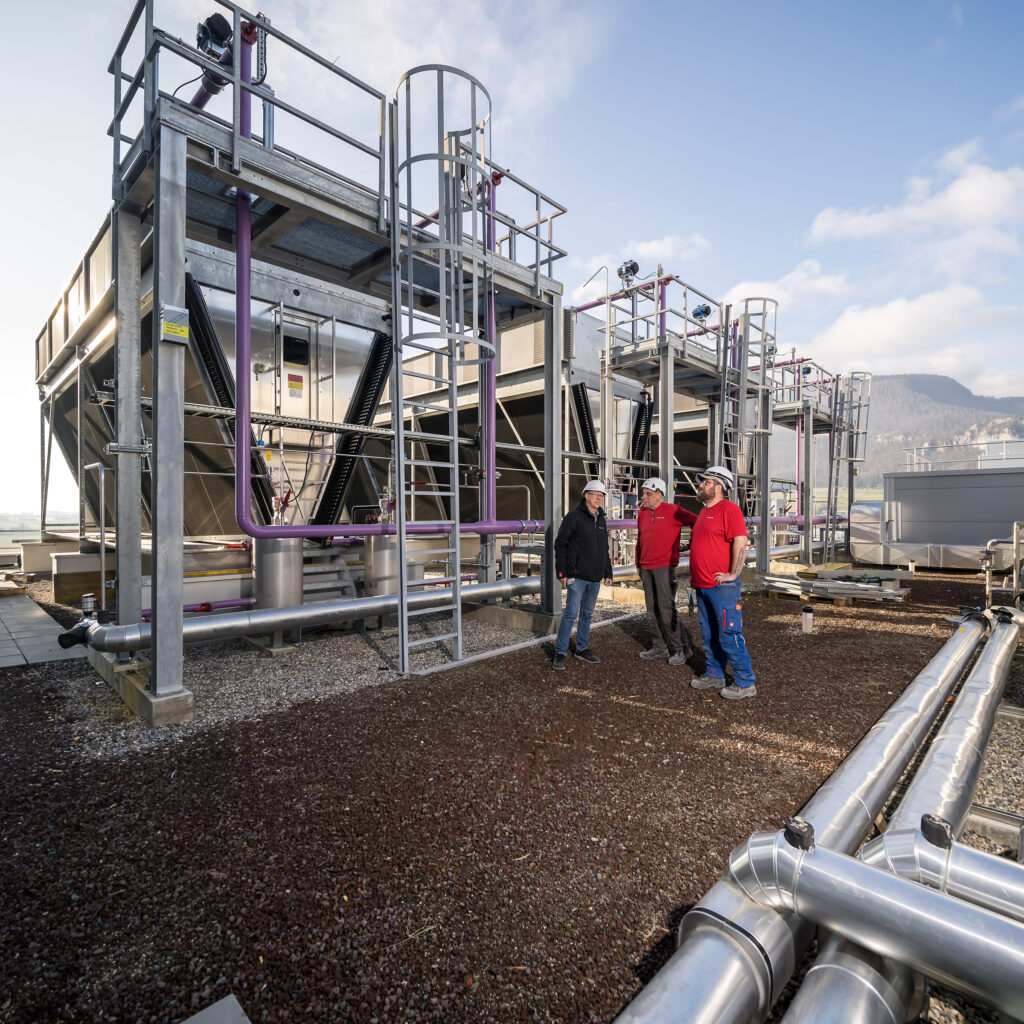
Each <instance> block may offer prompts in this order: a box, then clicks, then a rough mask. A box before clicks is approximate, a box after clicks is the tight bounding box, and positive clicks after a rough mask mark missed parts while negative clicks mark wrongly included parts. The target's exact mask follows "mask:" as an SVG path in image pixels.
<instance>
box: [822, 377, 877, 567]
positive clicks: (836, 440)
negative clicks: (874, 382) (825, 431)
mask: <svg viewBox="0 0 1024 1024" xmlns="http://www.w3.org/2000/svg"><path fill="white" fill-rule="evenodd" d="M832 398H833V407H832V430H831V432H830V434H829V467H828V498H827V501H826V505H825V509H826V512H827V513H828V522H827V524H826V526H825V554H824V559H825V561H826V562H832V561H835V557H836V547H837V535H838V532H839V531H838V523H837V522H836V518H837V516H838V513H839V488H840V482H841V479H842V469H843V467H844V466H845V467H846V469H847V471H848V472H849V471H850V469H852V467H853V466H855V465H856V464H857V463H860V462H863V461H864V458H865V452H866V449H867V435H868V410H869V407H870V403H871V374H870V373H865V372H863V371H860V372H857V373H850V374H847V375H846V376H845V377H842V378H839V377H837V378H836V381H835V383H834V384H833V390H832ZM852 500H853V498H852V495H848V502H850V503H852ZM846 528H847V530H849V528H850V524H849V523H847V524H846Z"/></svg>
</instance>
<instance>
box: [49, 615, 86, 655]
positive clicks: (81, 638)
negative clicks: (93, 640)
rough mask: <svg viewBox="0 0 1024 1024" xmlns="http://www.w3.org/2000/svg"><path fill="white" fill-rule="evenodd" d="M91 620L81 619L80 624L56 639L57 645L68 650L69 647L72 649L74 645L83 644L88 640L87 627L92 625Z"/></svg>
mask: <svg viewBox="0 0 1024 1024" xmlns="http://www.w3.org/2000/svg"><path fill="white" fill-rule="evenodd" d="M92 621H93V620H92V619H82V621H81V622H78V623H76V624H75V625H74V626H72V627H71V628H70V629H69V630H68V631H67V632H66V633H61V634H60V636H58V637H57V643H59V644H60V645H61V647H63V648H64V650H68V648H70V647H74V646H75V645H76V644H84V643H86V642H87V641H88V639H89V627H90V626H91V625H92Z"/></svg>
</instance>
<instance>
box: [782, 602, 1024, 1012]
mask: <svg viewBox="0 0 1024 1024" xmlns="http://www.w3.org/2000/svg"><path fill="white" fill-rule="evenodd" d="M1004 618H1007V619H1009V618H1010V616H1004ZM1019 634H1020V626H1019V625H1018V624H1017V623H1016V622H999V623H997V624H996V625H995V626H994V628H993V631H992V635H991V637H990V638H989V641H988V643H987V644H986V645H985V649H984V651H982V653H981V655H980V656H979V658H978V660H977V663H976V664H975V666H974V668H973V669H972V670H971V674H970V675H969V676H968V678H967V681H966V682H965V683H964V686H963V690H962V691H961V693H960V694H959V696H958V697H957V700H956V703H955V704H954V705H953V708H952V710H951V711H950V713H949V717H948V718H947V719H946V721H945V723H944V724H943V727H942V729H941V730H940V731H939V734H938V736H936V738H935V740H934V742H933V743H932V745H931V747H930V748H929V750H928V753H927V755H926V756H925V758H924V760H923V761H922V763H921V766H920V768H918V771H917V774H916V775H915V777H914V780H913V781H912V782H911V784H910V786H909V787H908V788H907V791H906V793H905V794H904V796H903V799H902V800H901V801H900V805H899V807H898V808H897V810H896V812H895V813H894V814H893V816H892V819H891V821H890V822H889V827H888V829H887V830H886V833H885V835H883V836H881V837H879V838H878V839H876V840H873V841H872V842H871V843H869V844H868V845H867V846H866V847H865V848H864V850H863V851H862V852H861V857H862V858H863V859H864V861H865V862H867V863H869V864H872V865H875V866H878V867H884V868H886V869H887V870H889V871H894V872H898V873H899V874H902V875H906V876H908V877H910V878H912V879H914V880H915V881H917V882H919V883H920V882H923V883H925V884H926V885H932V886H934V887H935V888H940V887H941V888H942V889H943V890H944V891H948V892H949V893H951V894H952V895H953V896H959V897H961V898H962V899H965V900H967V901H969V902H971V903H973V904H975V905H977V906H980V907H987V908H989V909H990V910H992V911H997V912H1000V913H1004V912H1005V911H1006V910H1007V909H1010V908H1009V907H1008V906H1007V904H1011V905H1012V904H1013V902H1014V901H1016V900H1019V899H1020V896H1021V895H1022V893H1024V879H1022V875H1024V869H1021V868H1020V866H1019V865H1017V864H1010V863H1008V862H1006V861H1001V860H1000V858H995V857H989V856H988V855H985V854H981V853H979V852H978V851H973V850H967V849H966V848H963V847H958V846H955V845H954V844H953V842H952V839H953V837H954V836H956V835H959V833H960V831H961V829H962V828H963V823H964V821H965V819H966V817H967V813H968V811H969V809H970V806H971V801H972V799H973V797H974V791H975V789H976V787H977V784H978V774H979V772H980V770H981V762H982V758H983V755H984V751H985V747H986V745H987V743H988V738H989V735H990V734H991V731H992V726H993V724H994V722H995V715H996V710H997V708H998V707H999V702H1000V700H1001V698H1002V694H1003V690H1004V688H1005V686H1006V678H1007V675H1008V673H1009V670H1010V664H1011V662H1012V660H1013V654H1014V651H1015V650H1016V647H1017V641H1018V639H1019ZM925 816H927V818H928V819H929V820H928V821H926V823H925V826H926V829H927V830H928V836H927V837H926V836H925V835H922V834H921V833H920V832H919V827H920V826H921V824H922V818H924V817H925ZM938 822H942V823H943V824H945V825H946V828H947V829H948V832H946V834H945V835H943V830H942V829H941V828H940V827H939V826H938V824H937V823H938ZM908 836H909V837H910V838H909V845H910V847H911V849H910V850H909V851H908V850H907V846H908V838H907V837H908ZM908 856H909V857H911V858H913V859H914V864H913V865H911V864H909V863H908ZM993 862H998V863H993ZM919 895H920V898H922V899H923V898H924V896H923V894H919ZM1020 907H1024V904H1018V910H1017V912H1016V913H1012V914H1011V915H1010V916H1012V917H1015V918H1017V919H1018V920H1020V919H1021V916H1022V915H1021V910H1020V909H1019V908H1020ZM954 909H956V908H954ZM849 937H850V938H852V939H854V940H855V941H853V942H842V941H840V940H837V939H835V938H830V939H829V940H827V941H826V942H825V943H824V944H823V945H822V949H821V952H820V953H819V955H818V958H817V960H816V961H815V963H814V966H813V968H812V969H811V970H810V971H809V972H808V974H807V977H806V979H805V980H804V983H803V985H802V986H801V988H800V991H799V992H798V993H797V994H796V997H795V998H794V1000H793V1003H792V1005H791V1006H790V1008H789V1011H788V1012H787V1014H786V1016H785V1018H784V1020H785V1022H786V1024H811V1022H813V1024H840V1022H842V1024H892V1022H893V1021H896V1022H897V1024H899V1022H902V1021H903V1020H904V1018H905V1016H906V1015H907V1014H908V1013H909V1012H910V1011H912V1010H918V1009H920V1007H919V1006H918V1005H917V1003H916V1001H915V994H916V995H917V996H920V994H921V991H922V989H921V986H920V985H919V984H916V983H915V979H914V978H913V976H912V973H911V971H910V969H909V968H908V967H905V966H903V964H911V966H915V967H917V969H919V970H926V969H925V968H922V967H921V966H920V965H919V964H915V963H913V961H912V960H911V959H909V958H908V956H907V955H905V953H904V952H903V950H902V948H901V947H899V946H897V948H896V949H895V950H889V951H887V952H886V956H888V957H890V958H891V960H892V961H895V962H889V963H885V962H882V961H880V960H879V958H878V957H877V956H876V955H875V953H876V952H881V950H879V949H878V947H877V946H873V945H871V944H870V943H868V942H866V941H864V939H863V937H858V936H857V935H856V934H854V935H852V936H849ZM864 945H867V946H869V947H870V948H871V949H872V950H873V952H868V951H867V950H864V949H861V948H860V946H864ZM985 945H986V942H985V936H983V935H977V934H974V933H972V932H964V933H962V934H961V935H960V936H959V938H958V939H956V940H955V942H954V945H953V952H954V954H955V956H957V957H961V958H962V968H961V972H960V976H959V977H957V976H956V975H955V974H953V975H949V974H937V973H932V972H931V971H926V973H929V974H930V976H931V977H935V978H939V979H940V980H942V981H944V982H945V983H946V984H948V985H950V987H953V988H957V989H959V990H960V991H963V992H968V993H969V994H971V995H974V996H977V997H979V998H981V999H982V1000H984V1001H992V1000H993V999H994V997H995V993H994V992H993V993H991V994H990V993H986V992H984V991H980V992H979V991H978V990H977V989H976V988H975V987H972V982H971V980H970V979H969V978H965V977H964V976H963V974H962V972H963V970H965V969H966V968H967V966H968V963H969V962H970V961H971V957H972V956H973V951H974V950H975V949H976V948H984V946H985ZM1018 1009H1019V1010H1022V1009H1024V1007H1019V1008H1018Z"/></svg>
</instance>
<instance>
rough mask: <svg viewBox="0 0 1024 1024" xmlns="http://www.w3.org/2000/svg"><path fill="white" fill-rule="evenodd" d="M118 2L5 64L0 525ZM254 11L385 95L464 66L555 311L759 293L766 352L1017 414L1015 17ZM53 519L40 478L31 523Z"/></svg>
mask: <svg viewBox="0 0 1024 1024" xmlns="http://www.w3.org/2000/svg"><path fill="white" fill-rule="evenodd" d="M270 3H273V6H269V4H270ZM130 7H131V4H130V3H129V2H128V0H123V2H118V3H111V2H105V0H94V2H93V3H91V4H88V5H81V4H77V3H75V4H72V3H70V2H66V0H51V2H50V3H48V4H47V5H46V11H47V24H48V25H50V26H51V28H52V31H50V32H49V33H47V36H46V42H45V48H44V53H41V51H40V50H39V48H38V47H35V46H16V47H12V48H11V50H12V52H11V53H10V54H9V55H8V83H9V87H8V90H7V92H6V96H7V98H6V100H4V101H3V106H2V109H3V125H4V129H5V135H6V137H7V139H8V144H7V147H6V148H7V152H6V157H5V159H4V160H3V161H2V165H0V185H2V194H3V195H5V196H6V197H7V204H6V208H5V210H4V226H5V235H6V237H7V244H6V245H5V246H3V247H2V252H3V255H2V259H3V261H4V262H3V267H2V273H0V281H2V282H3V283H2V289H3V291H2V294H0V297H2V299H3V309H4V311H5V317H4V328H3V331H4V340H3V345H4V351H5V352H6V353H7V354H8V360H7V372H6V373H4V374H3V375H2V376H0V423H2V424H3V427H4V435H5V437H6V438H7V444H6V445H5V447H4V450H5V457H4V463H5V469H6V472H5V473H4V478H5V481H6V487H5V488H4V489H3V493H2V495H0V512H22V511H33V510H37V509H38V503H39V497H38V493H39V412H38V399H37V395H36V389H35V385H34V382H33V381H34V357H33V345H34V339H35V338H36V336H37V335H38V333H39V331H40V329H41V327H42V325H43V323H44V321H45V319H46V317H47V315H48V314H49V312H50V311H51V310H52V308H53V307H54V305H55V304H56V301H57V298H58V296H59V294H60V292H61V290H62V289H63V287H64V286H65V285H66V284H67V281H68V280H69V278H70V276H71V273H72V271H73V270H74V268H75V266H76V264H77V263H78V261H79V260H80V259H81V257H82V255H83V253H84V251H85V248H86V246H87V245H88V244H89V242H90V241H91V239H92V237H93V235H94V234H95V232H96V230H97V228H98V227H99V225H100V223H101V221H102V219H103V217H104V215H105V213H106V211H107V209H108V207H109V205H110V167H111V148H110V147H111V144H110V140H109V139H108V138H107V136H106V129H107V123H108V121H109V118H110V113H111V109H112V105H113V87H112V80H111V78H110V76H109V75H108V74H107V70H106V69H107V63H108V61H109V58H110V55H111V54H112V53H113V50H114V48H115V46H116V44H117V40H118V38H119V36H120V34H121V30H122V28H123V26H124V23H125V22H126V20H127V16H128V13H129V10H130ZM213 9H214V6H213V3H212V0H210V2H200V0H175V2H173V3H171V2H169V0H156V19H155V20H156V23H157V25H160V26H162V27H164V28H166V29H167V30H168V31H171V32H172V33H174V34H176V35H180V36H181V37H182V38H185V39H188V40H190V41H191V40H192V39H194V33H195V23H196V22H197V21H198V20H200V19H201V18H203V17H205V16H206V15H207V14H208V13H210V12H212V10H213ZM265 13H266V14H268V15H269V16H270V17H271V19H272V21H273V24H274V25H275V26H276V27H278V28H280V29H282V30H283V31H286V32H288V33H290V34H291V35H293V36H294V37H296V38H298V39H299V40H300V41H302V42H305V43H306V44H307V45H309V46H310V47H312V48H313V49H315V50H316V51H317V52H319V53H321V54H323V55H324V56H325V57H327V58H328V59H329V60H332V61H335V62H337V64H338V65H339V66H341V67H343V68H345V69H346V70H348V71H350V72H351V73H353V74H355V75H357V76H358V77H360V78H361V79H363V80H364V81H366V82H368V83H369V84H371V85H373V86H375V87H376V88H377V89H379V90H381V91H382V92H385V93H387V94H389V95H390V94H393V92H394V89H395V86H396V83H397V81H398V78H399V77H400V75H401V74H402V73H403V72H404V71H406V70H407V69H408V68H410V67H413V66H416V65H419V64H424V63H434V62H438V63H447V64H454V65H456V66H459V67H463V68H465V69H466V70H468V71H470V72H471V73H472V74H474V75H475V76H476V77H477V78H478V79H479V80H480V81H481V82H482V83H483V84H484V85H485V86H486V87H487V89H488V90H489V92H490V94H491V97H492V101H493V108H494V118H493V130H492V146H493V156H494V158H495V160H496V161H497V162H499V163H502V164H504V165H505V166H507V167H509V168H511V170H512V171H513V172H514V173H515V174H517V175H518V176H520V177H522V178H524V179H526V180H527V181H529V182H530V183H532V184H534V185H535V186H537V187H538V188H539V189H541V190H542V191H543V192H545V193H547V194H548V195H550V196H552V197H554V198H555V199H557V200H559V201H560V202H561V203H562V204H563V205H565V206H567V207H568V213H567V214H565V215H564V216H563V217H561V218H560V219H559V220H558V222H557V223H556V235H555V240H556V242H557V243H558V244H559V245H560V246H561V247H562V248H564V249H566V250H567V251H568V253H569V255H568V257H567V258H566V259H564V260H562V261H561V262H560V263H559V264H558V266H557V269H556V271H555V275H556V276H557V277H559V278H560V279H561V280H562V281H563V283H564V285H565V292H566V302H567V303H572V302H573V301H580V300H581V298H583V297H585V296H587V295H590V294H592V293H593V287H594V286H592V287H591V288H590V289H588V290H586V291H584V290H583V289H582V288H581V286H582V285H583V283H584V282H585V281H586V280H587V278H589V277H590V276H591V274H593V272H594V271H595V270H597V269H598V268H599V267H600V266H602V265H607V266H609V267H610V269H611V271H612V273H613V274H614V269H615V267H616V266H617V265H618V264H619V263H620V262H621V261H622V260H624V259H626V258H635V259H636V260H637V261H638V262H639V263H640V266H641V274H646V273H649V272H650V271H652V270H654V268H655V267H656V265H657V264H658V263H659V262H660V263H661V264H662V265H663V266H664V268H665V270H666V272H670V273H674V274H678V275H679V276H680V277H682V278H683V280H685V281H687V282H689V283H690V284H692V285H694V286H695V287H697V288H698V289H700V290H701V291H703V292H705V293H707V294H710V295H713V296H715V297H719V298H725V299H734V298H736V297H739V296H747V295H767V296H770V297H773V298H775V299H777V300H778V302H779V321H778V336H779V347H780V348H781V349H789V348H791V347H795V348H796V349H797V350H798V352H799V354H802V355H807V356H810V357H812V358H814V359H815V360H817V361H818V362H819V363H821V364H823V365H824V366H826V367H827V368H829V369H833V370H837V371H848V370H867V371H870V372H873V373H879V374H882V373H906V372H921V373H941V374H948V375H949V376H952V377H954V378H956V379H957V380H959V381H960V382H961V383H963V384H965V385H966V386H968V387H969V388H971V389H972V390H974V391H975V392H976V393H980V394H986V395H1024V345H1022V344H1021V333H1022V328H1024V295H1022V294H1021V292H1020V287H1019V284H1018V282H1020V281H1022V280H1024V273H1022V271H1024V255H1022V251H1021V241H1020V234H1021V229H1022V225H1024V79H1022V78H1021V76H1020V75H1019V73H1018V70H1017V69H1018V68H1019V66H1020V61H1019V50H1020V47H1021V45H1022V43H1024V4H1021V3H1019V2H1011V0H1004V2H997V0H990V2H984V0H978V2H976V3H972V4H968V3H950V2H948V0H902V2H900V3H898V4H893V3H891V2H875V0H866V2H858V3H838V2H837V3H829V4H822V3H820V0H791V2H788V0H777V2H776V3H772V4H768V3H764V2H754V0H749V2H748V0H717V2H701V3H686V2H675V3H669V2H664V3H663V2H650V3H644V2H639V3H635V4H614V3H608V2H604V0H590V2H585V3H584V2H578V0H521V2H520V3H517V4H514V5H506V4H484V3H481V2H479V0H376V2H375V3H373V4H354V5H345V7H344V14H343V15H340V14H339V6H338V5H337V3H336V2H334V0H276V2H273V0H268V6H267V7H266V8H265ZM7 22H8V25H9V29H8V31H9V33H10V37H11V38H15V39H19V38H20V39H37V38H38V37H39V23H38V13H37V10H36V9H34V8H32V7H31V6H30V5H26V4H19V5H16V6H15V8H14V9H13V10H11V11H9V12H8V14H7ZM175 71H176V69H174V68H173V67H170V68H168V69H166V70H164V71H162V78H161V86H162V87H163V88H165V89H168V90H170V89H172V88H174V87H176V86H177V85H178V84H180V82H179V81H178V80H177V79H176V78H175ZM277 76H278V77H277V78H275V69H274V65H273V55H271V66H270V69H269V77H268V82H269V83H270V84H272V85H275V87H279V89H282V90H283V89H287V90H289V95H290V96H294V97H295V98H296V99H298V100H300V101H304V102H308V103H309V104H310V105H311V106H312V107H315V106H316V104H317V103H318V102H320V101H321V99H322V93H321V92H320V88H319V86H317V85H314V84H313V83H307V82H305V81H304V80H302V79H301V76H296V75H295V74H294V73H293V71H292V69H290V68H288V67H287V66H285V65H284V64H283V63H279V65H278V69H277ZM179 77H183V75H181V74H180V73H179ZM282 94H283V93H282ZM333 113H335V114H336V115H337V116H338V117H340V118H342V119H344V118H345V117H347V116H349V111H348V109H347V108H346V107H344V106H342V107H341V108H340V110H339V109H337V108H335V110H334V111H333ZM360 116H361V114H360V113H359V111H357V110H356V109H355V107H354V106H353V109H352V111H351V117H352V119H353V124H355V123H356V122H357V121H358V120H359V118H360ZM498 195H499V204H500V197H501V192H500V190H499V193H498ZM600 277H601V280H602V281H603V274H602V275H600ZM613 279H614V277H613ZM599 290H600V289H599ZM76 504H77V501H76V499H75V497H74V491H73V489H72V487H71V484H70V477H69V475H68V474H67V473H66V472H62V473H61V474H60V475H59V477H57V476H55V477H54V481H53V483H52V484H51V497H50V507H51V509H61V510H64V509H72V508H74V507H76Z"/></svg>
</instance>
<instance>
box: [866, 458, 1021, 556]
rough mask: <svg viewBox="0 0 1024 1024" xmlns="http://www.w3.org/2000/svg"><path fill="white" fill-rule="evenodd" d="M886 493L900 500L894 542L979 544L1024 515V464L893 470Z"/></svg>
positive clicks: (1001, 533)
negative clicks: (993, 466)
mask: <svg viewBox="0 0 1024 1024" xmlns="http://www.w3.org/2000/svg"><path fill="white" fill-rule="evenodd" d="M885 499H886V501H887V502H893V503H895V504H894V506H893V507H894V510H895V512H896V517H897V519H896V524H897V530H896V532H895V533H894V534H892V535H891V536H890V538H889V539H890V540H892V541H893V542H896V543H904V544H937V545H952V546H954V547H963V548H977V549H980V548H983V547H984V546H985V544H986V542H987V541H989V540H991V539H992V538H993V537H1007V536H1009V535H1010V533H1011V532H1012V524H1013V522H1014V520H1016V519H1019V518H1020V517H1021V516H1022V515H1024V469H1017V468H1002V469H978V470H937V471H932V472H924V473H888V474H886V476H885ZM973 564H977V563H976V562H975V563H973Z"/></svg>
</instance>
